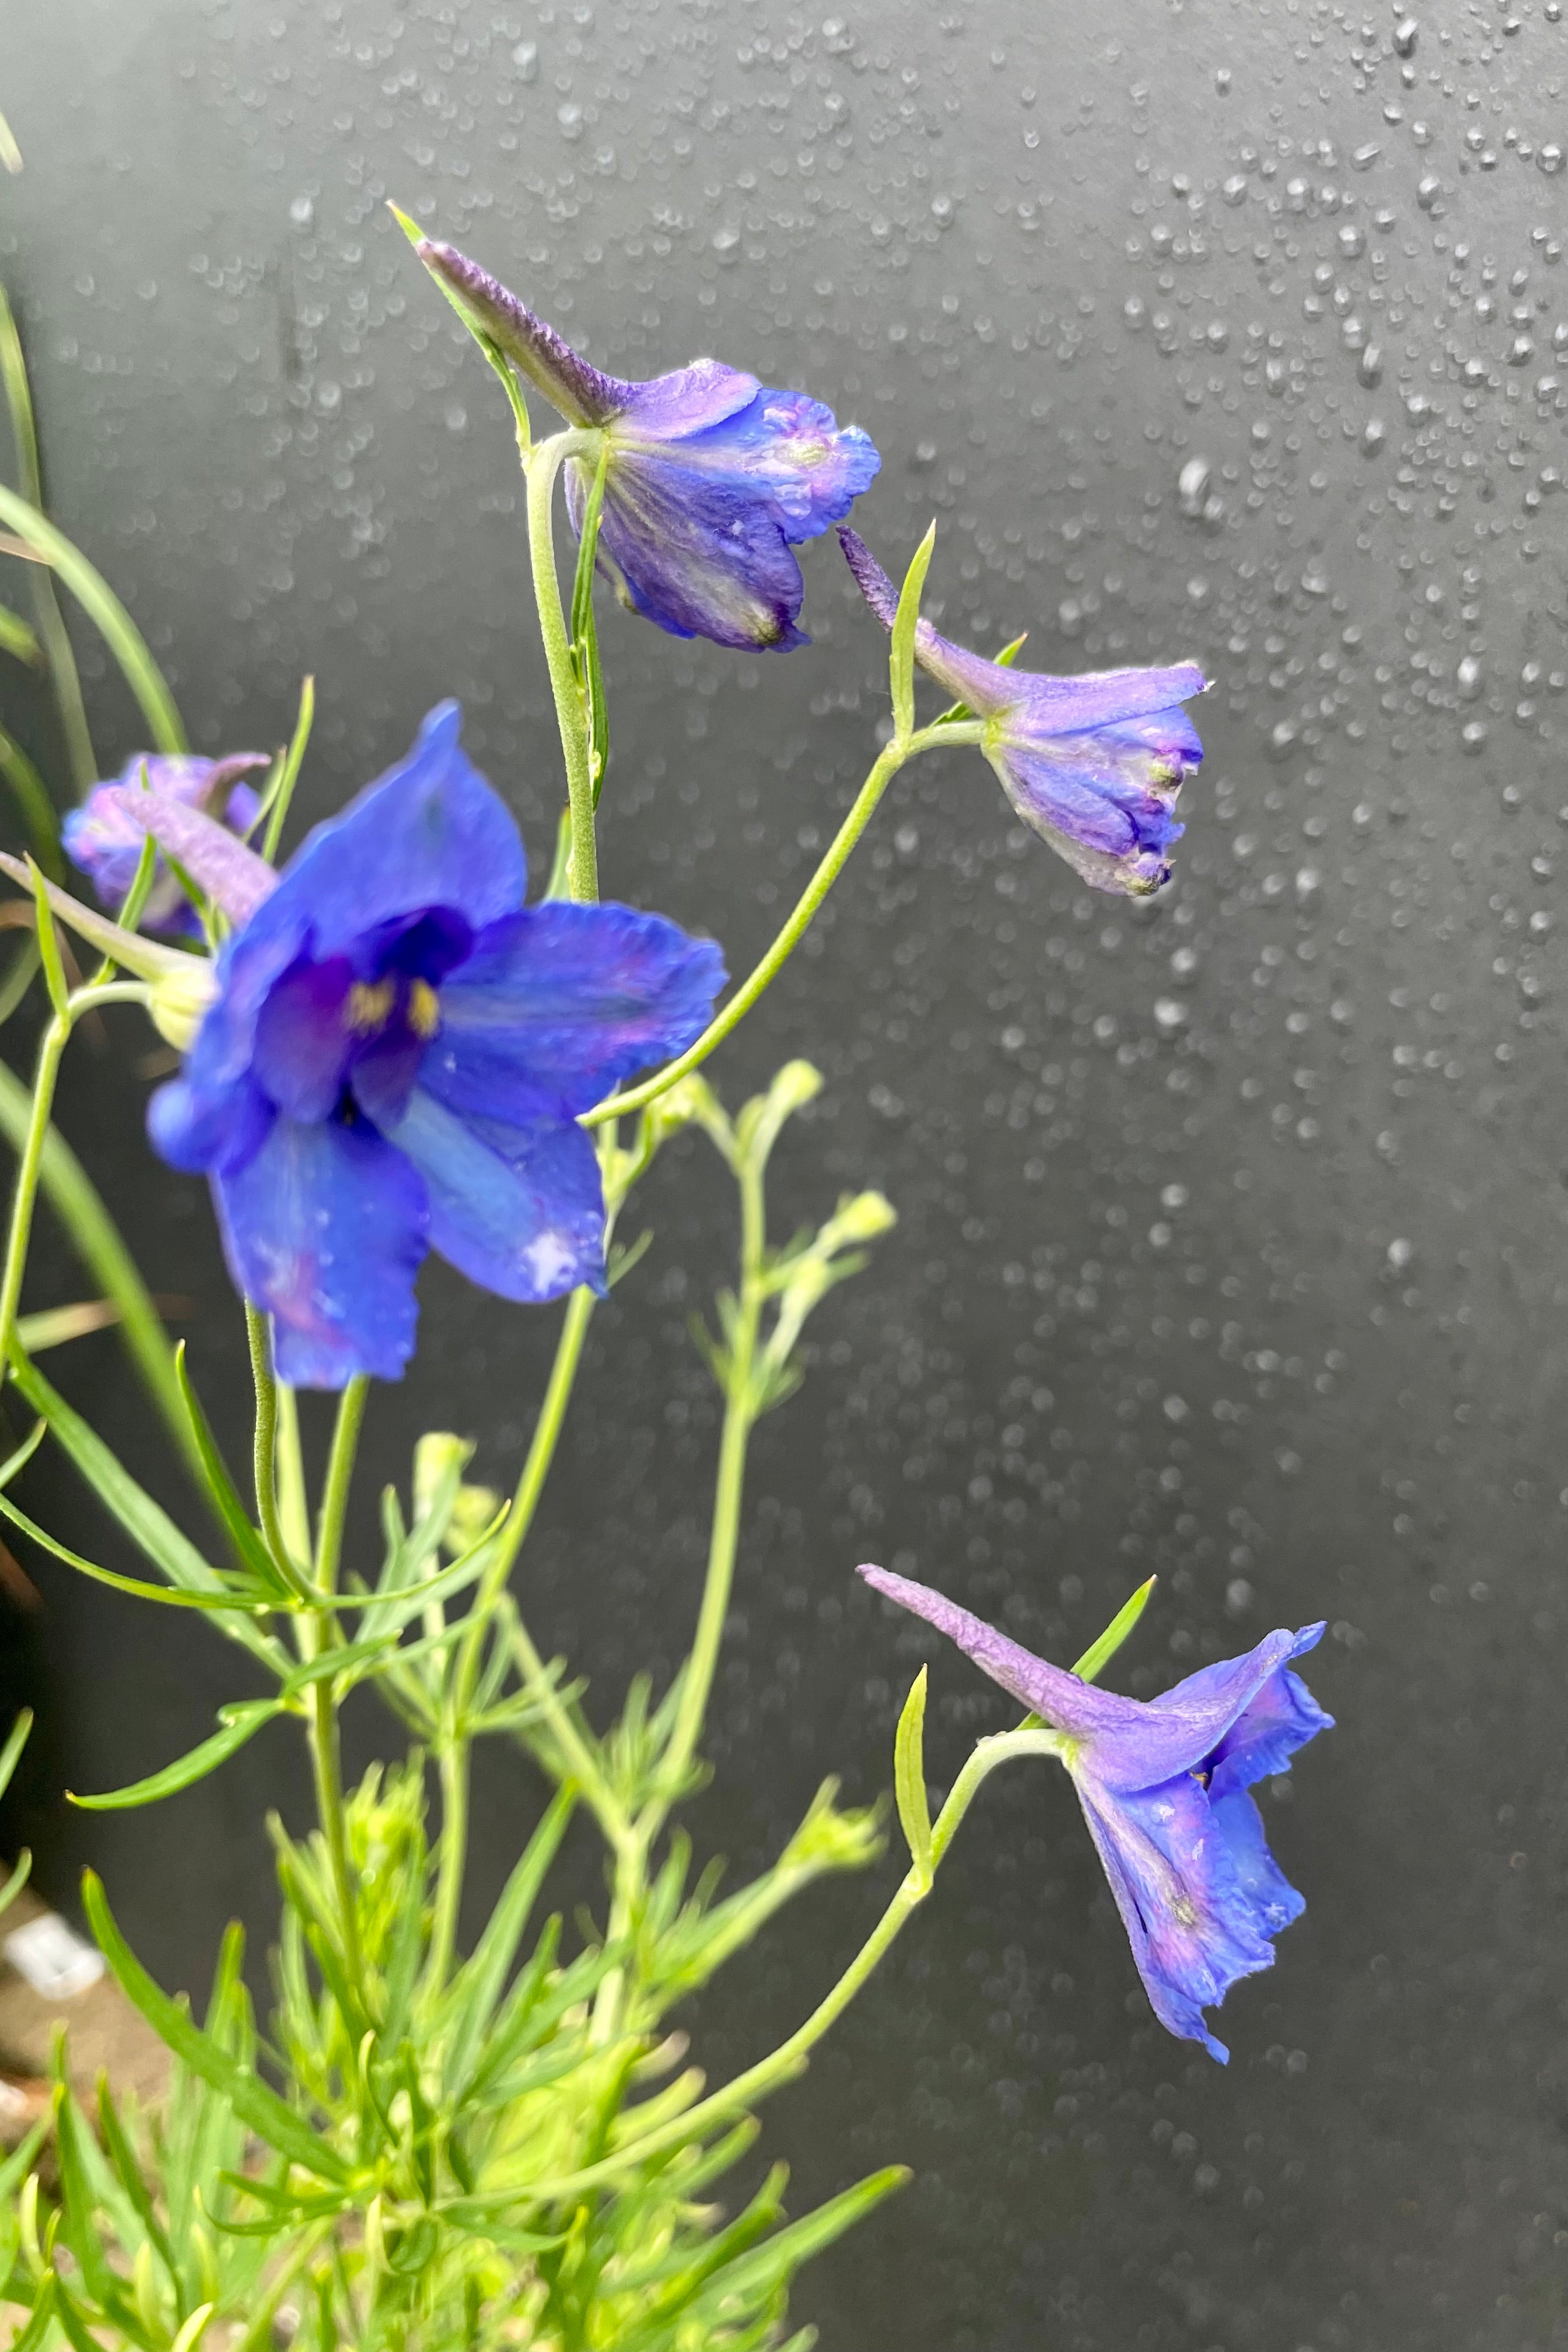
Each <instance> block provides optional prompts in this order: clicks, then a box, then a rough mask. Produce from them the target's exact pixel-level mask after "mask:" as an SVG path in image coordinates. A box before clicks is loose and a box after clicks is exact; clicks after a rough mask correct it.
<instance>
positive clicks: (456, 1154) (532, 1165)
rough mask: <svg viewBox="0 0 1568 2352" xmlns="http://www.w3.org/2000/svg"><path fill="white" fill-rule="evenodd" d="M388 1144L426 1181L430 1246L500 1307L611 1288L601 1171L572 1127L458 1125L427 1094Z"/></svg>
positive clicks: (561, 1122)
mask: <svg viewBox="0 0 1568 2352" xmlns="http://www.w3.org/2000/svg"><path fill="white" fill-rule="evenodd" d="M385 1132H386V1135H387V1138H388V1140H389V1141H390V1142H392V1143H395V1145H396V1147H397V1149H398V1150H399V1151H401V1152H404V1153H405V1154H406V1155H407V1157H408V1159H409V1160H411V1161H412V1162H413V1164H414V1166H415V1167H416V1169H417V1170H418V1171H419V1173H420V1175H421V1176H422V1177H423V1178H424V1180H425V1183H426V1189H427V1192H428V1194H429V1200H430V1246H431V1247H432V1249H434V1250H437V1251H438V1252H439V1254H440V1255H441V1256H442V1257H444V1258H445V1259H446V1260H447V1263H448V1265H455V1266H456V1267H457V1268H458V1272H459V1273H461V1274H466V1275H467V1276H468V1278H469V1280H470V1281H472V1282H477V1283H479V1285H480V1286H482V1287H483V1288H484V1289H486V1290H493V1291H495V1292H497V1293H498V1294H499V1295H500V1297H502V1298H515V1299H518V1300H520V1301H521V1302H523V1303H525V1304H538V1303H539V1302H541V1301H542V1300H544V1299H547V1298H559V1297H561V1296H562V1294H563V1292H564V1291H568V1290H574V1289H575V1288H576V1286H577V1285H578V1284H579V1283H584V1282H585V1283H588V1284H590V1285H592V1286H593V1287H594V1288H595V1289H598V1290H602V1289H603V1288H604V1282H605V1202H604V1191H603V1187H602V1184H601V1182H600V1177H599V1162H598V1160H597V1157H596V1156H595V1150H594V1147H593V1144H592V1143H591V1142H590V1140H589V1139H588V1137H587V1136H586V1134H585V1133H584V1130H583V1129H581V1128H580V1127H578V1126H577V1125H576V1124H575V1122H574V1120H572V1119H570V1118H562V1117H560V1116H556V1117H554V1118H540V1119H537V1120H535V1121H534V1122H533V1123H532V1124H531V1125H529V1126H516V1127H512V1126H506V1125H503V1124H502V1123H501V1121H500V1120H499V1119H483V1118H458V1116H457V1115H456V1114H455V1113H454V1112H452V1111H450V1110H448V1109H447V1107H446V1105H445V1104H444V1103H441V1102H438V1101H437V1099H436V1097H435V1096H434V1095H432V1094H429V1093H427V1092H426V1089H425V1088H424V1087H415V1089H414V1092H413V1094H412V1095H411V1096H410V1097H409V1100H408V1107H407V1108H406V1110H405V1112H404V1114H403V1117H402V1118H400V1119H399V1120H398V1121H397V1122H396V1124H395V1126H391V1127H388V1128H387V1129H386V1130H385Z"/></svg>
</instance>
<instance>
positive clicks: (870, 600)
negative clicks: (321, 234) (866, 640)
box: [838, 523, 899, 629]
mask: <svg viewBox="0 0 1568 2352" xmlns="http://www.w3.org/2000/svg"><path fill="white" fill-rule="evenodd" d="M838 544H839V546H840V547H841V548H842V549H843V550H844V560H845V562H847V564H848V566H849V569H850V571H851V572H853V573H854V575H855V585H856V586H857V588H858V589H859V591H860V593H861V595H862V596H864V598H865V599H866V602H867V604H868V605H869V606H870V608H871V610H872V612H873V613H874V614H876V616H877V618H878V620H879V621H880V623H881V624H882V626H883V627H884V628H885V629H890V628H891V627H892V625H893V623H894V622H895V621H896V620H897V619H898V616H899V592H898V590H897V589H896V588H895V587H894V585H893V583H892V582H891V581H890V580H889V577H888V575H887V573H886V572H884V571H883V569H882V567H881V565H880V564H879V562H878V561H877V559H876V557H875V556H874V555H873V554H872V552H871V551H870V549H869V548H868V546H867V544H866V542H865V541H864V540H863V539H862V538H861V536H860V534H859V532H858V530H850V528H849V526H848V524H847V523H840V524H839V526H838Z"/></svg>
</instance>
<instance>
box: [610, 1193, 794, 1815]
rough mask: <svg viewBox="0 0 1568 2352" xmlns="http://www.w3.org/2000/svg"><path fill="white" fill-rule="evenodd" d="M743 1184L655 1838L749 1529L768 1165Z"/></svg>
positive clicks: (702, 1704) (701, 1700) (693, 1738)
mask: <svg viewBox="0 0 1568 2352" xmlns="http://www.w3.org/2000/svg"><path fill="white" fill-rule="evenodd" d="M739 1181H740V1188H741V1305H740V1313H739V1316H738V1317H737V1318H736V1324H735V1329H734V1332H733V1334H732V1336H731V1340H730V1369H729V1383H728V1393H727V1396H726V1400H725V1407H724V1427H723V1432H722V1434H721V1438H720V1441H719V1470H718V1475H717V1478H716V1479H715V1482H714V1490H713V1525H712V1528H711V1532H710V1536H709V1542H708V1572H707V1576H706V1578H705V1579H704V1581H703V1586H702V1604H701V1607H700V1610H699V1612H698V1617H697V1633H696V1637H695V1639H694V1640H693V1642H692V1644H691V1654H690V1656H689V1658H688V1660H687V1662H686V1671H685V1673H684V1675H682V1677H681V1684H680V1702H679V1707H678V1709H677V1712H676V1717H675V1726H674V1728H673V1729H672V1731H671V1733H670V1735H669V1745H668V1748H666V1749H665V1752H664V1757H663V1760H662V1762H661V1765H660V1768H659V1784H660V1787H659V1794H658V1797H657V1798H656V1799H655V1800H654V1801H652V1803H651V1804H650V1805H649V1807H648V1809H647V1812H646V1813H645V1814H644V1817H643V1820H642V1822H641V1823H640V1824H639V1828H640V1829H641V1831H642V1832H643V1835H644V1837H645V1840H646V1841H647V1842H651V1840H652V1838H653V1837H654V1835H655V1834H656V1833H657V1831H658V1822H659V1821H660V1820H661V1818H662V1816H663V1814H664V1812H665V1811H668V1806H669V1804H670V1801H672V1799H673V1797H674V1794H675V1792H676V1790H679V1786H680V1784H681V1782H682V1780H684V1779H685V1777H686V1772H687V1768H688V1767H689V1764H690V1762H691V1759H692V1757H693V1756H694V1755H695V1754H696V1752H697V1743H698V1741H699V1739H700V1738H701V1736H702V1723H703V1718H704V1717H705V1716H706V1714H707V1712H708V1700H709V1696H710V1693H711V1691H712V1688H713V1676H714V1674H715V1673H716V1671H717V1669H718V1664H719V1650H720V1646H721V1643H722V1641H723V1638H724V1620H725V1618H726V1617H727V1616H728V1614H729V1610H730V1593H731V1588H732V1586H733V1583H734V1577H735V1554H736V1550H737V1548H738V1546H739V1542H740V1535H741V1502H742V1493H743V1490H744V1486H745V1476H746V1448H747V1446H748V1444H749V1443H750V1440H751V1434H752V1426H753V1424H754V1423H755V1421H756V1391H755V1383H754V1378H753V1374H754V1370H755V1362H756V1352H757V1339H758V1334H759V1331H760V1329H761V1326H762V1313H763V1254H764V1251H765V1248H766V1241H767V1235H766V1230H765V1214H764V1210H763V1171H762V1169H761V1167H760V1166H758V1165H756V1164H755V1163H754V1162H752V1161H751V1160H742V1164H741V1168H740V1171H739Z"/></svg>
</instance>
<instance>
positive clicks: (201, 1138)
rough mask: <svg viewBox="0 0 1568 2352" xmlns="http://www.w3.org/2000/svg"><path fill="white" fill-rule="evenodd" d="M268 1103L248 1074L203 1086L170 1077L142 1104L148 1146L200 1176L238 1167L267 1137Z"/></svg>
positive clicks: (174, 1164)
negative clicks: (227, 1083)
mask: <svg viewBox="0 0 1568 2352" xmlns="http://www.w3.org/2000/svg"><path fill="white" fill-rule="evenodd" d="M274 1115H275V1114H274V1112H273V1108H272V1105H271V1104H270V1103H269V1102H268V1099H267V1097H266V1096H265V1095H264V1094H263V1093H262V1092H261V1089H260V1088H259V1087H256V1086H253V1085H252V1084H251V1082H250V1080H249V1079H248V1078H240V1079H239V1080H237V1082H236V1083H235V1084H233V1085H231V1086H225V1087H213V1088H204V1087H195V1086H193V1085H192V1084H191V1082H190V1080H189V1079H188V1078H185V1077H179V1078H171V1079H170V1080H169V1082H168V1084H167V1086H163V1087H159V1088H158V1090H157V1092H156V1093H155V1094H154V1095H153V1098H152V1100H151V1101H150V1102H149V1104H148V1106H147V1133H148V1135H149V1137H150V1139H151V1140H152V1144H153V1150H155V1151H156V1152H157V1153H158V1154H159V1155H160V1157H161V1158H162V1159H164V1160H167V1161H168V1163H169V1165H170V1167H171V1168H182V1169H184V1171H185V1173H186V1174H187V1175H188V1176H205V1175H208V1174H210V1173H211V1171H213V1170H215V1169H218V1168H237V1167H239V1166H241V1165H242V1164H243V1163H244V1162H245V1161H246V1160H249V1159H251V1158H252V1157H253V1156H254V1155H255V1153H256V1152H257V1151H258V1150H260V1148H261V1146H262V1144H263V1143H264V1142H265V1141H266V1139H267V1137H268V1133H269V1132H270V1130H271V1127H272V1121H273V1118H274Z"/></svg>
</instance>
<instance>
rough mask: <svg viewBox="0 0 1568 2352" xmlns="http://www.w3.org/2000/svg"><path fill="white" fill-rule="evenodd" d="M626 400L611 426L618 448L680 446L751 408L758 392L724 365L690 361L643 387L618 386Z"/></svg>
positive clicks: (746, 378) (745, 377)
mask: <svg viewBox="0 0 1568 2352" xmlns="http://www.w3.org/2000/svg"><path fill="white" fill-rule="evenodd" d="M620 389H621V390H622V392H624V393H625V394H626V402H625V404H624V406H623V408H622V409H621V411H620V413H619V415H617V416H616V420H615V438H616V442H617V443H622V442H624V443H627V444H632V443H637V442H643V443H647V442H656V441H679V440H681V439H683V438H684V437H685V436H687V435H688V434H692V433H705V432H707V431H708V430H709V428H710V426H712V425H722V424H723V423H724V422H725V420H726V418H728V417H731V416H733V415H736V414H737V413H738V411H740V410H741V409H743V408H749V407H750V406H751V404H752V401H754V400H755V398H756V396H757V394H758V393H759V392H760V391H761V390H762V386H761V384H760V383H758V382H757V379H756V377H755V376H754V375H747V374H746V373H744V371H743V370H742V369H741V368H732V367H726V366H725V365H724V362H722V360H693V361H692V362H691V365H690V366H689V367H683V368H675V369H673V370H672V371H671V373H669V374H668V375H656V376H654V377H652V378H650V380H649V381H648V382H647V383H627V384H622V385H621V387H620Z"/></svg>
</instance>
